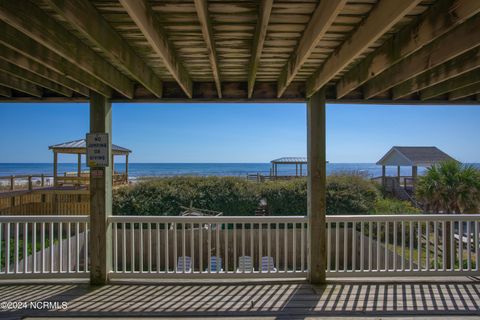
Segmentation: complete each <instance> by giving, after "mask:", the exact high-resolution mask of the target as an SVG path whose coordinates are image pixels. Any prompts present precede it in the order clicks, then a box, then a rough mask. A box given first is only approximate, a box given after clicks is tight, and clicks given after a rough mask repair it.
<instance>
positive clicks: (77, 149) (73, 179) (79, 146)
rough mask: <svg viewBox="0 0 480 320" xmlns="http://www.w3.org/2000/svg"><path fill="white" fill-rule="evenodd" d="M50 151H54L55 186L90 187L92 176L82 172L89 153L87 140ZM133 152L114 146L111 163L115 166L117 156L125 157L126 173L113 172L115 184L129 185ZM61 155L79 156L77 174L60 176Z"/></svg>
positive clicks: (72, 142) (70, 143)
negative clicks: (84, 159) (83, 158)
mask: <svg viewBox="0 0 480 320" xmlns="http://www.w3.org/2000/svg"><path fill="white" fill-rule="evenodd" d="M48 149H50V150H52V151H53V183H54V186H59V185H77V186H81V185H88V184H89V178H90V174H89V173H88V172H87V173H83V172H82V155H85V154H86V153H87V148H86V141H85V139H80V140H75V141H69V142H64V143H60V144H56V145H53V146H49V147H48ZM131 152H132V151H131V150H129V149H127V148H123V147H120V146H117V145H115V144H112V155H111V163H112V167H113V166H114V163H115V162H114V159H115V156H124V157H125V172H124V173H118V172H115V171H114V170H112V179H113V184H125V183H128V155H129V154H130V153H131ZM59 154H76V155H77V172H75V173H74V174H75V175H72V173H69V172H64V173H63V175H59V174H58V155H59Z"/></svg>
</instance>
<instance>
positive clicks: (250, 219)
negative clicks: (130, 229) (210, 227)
mask: <svg viewBox="0 0 480 320" xmlns="http://www.w3.org/2000/svg"><path fill="white" fill-rule="evenodd" d="M108 221H109V222H117V223H121V222H152V223H168V222H170V223H173V222H175V223H190V222H193V223H301V222H308V217H307V216H269V217H257V216H217V217H206V216H205V217H189V216H110V217H108Z"/></svg>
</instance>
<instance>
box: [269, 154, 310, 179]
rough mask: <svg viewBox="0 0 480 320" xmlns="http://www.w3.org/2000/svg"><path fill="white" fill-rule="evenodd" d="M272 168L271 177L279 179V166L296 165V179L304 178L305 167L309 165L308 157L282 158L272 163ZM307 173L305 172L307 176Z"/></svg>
mask: <svg viewBox="0 0 480 320" xmlns="http://www.w3.org/2000/svg"><path fill="white" fill-rule="evenodd" d="M270 163H271V164H272V167H271V169H270V176H271V177H274V179H275V178H277V177H279V174H278V166H279V165H294V166H295V176H294V177H303V173H304V172H303V166H304V165H305V166H306V165H307V163H308V161H307V158H306V157H282V158H278V159H275V160H272V161H270ZM306 174H307V172H305V175H306Z"/></svg>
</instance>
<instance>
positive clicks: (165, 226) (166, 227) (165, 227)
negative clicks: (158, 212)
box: [163, 223, 202, 273]
mask: <svg viewBox="0 0 480 320" xmlns="http://www.w3.org/2000/svg"><path fill="white" fill-rule="evenodd" d="M163 230H165V272H166V273H168V272H169V271H170V261H169V259H168V258H169V256H170V245H169V244H168V233H169V232H170V226H169V224H168V223H164V224H163ZM200 236H201V234H200ZM201 239H202V238H200V243H201V241H202V240H201ZM200 259H201V258H200ZM175 263H176V262H175Z"/></svg>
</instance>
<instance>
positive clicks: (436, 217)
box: [326, 214, 480, 222]
mask: <svg viewBox="0 0 480 320" xmlns="http://www.w3.org/2000/svg"><path fill="white" fill-rule="evenodd" d="M474 220H480V214H387V215H327V217H326V221H327V222H369V221H371V222H376V221H381V222H384V221H387V222H388V221H474Z"/></svg>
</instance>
